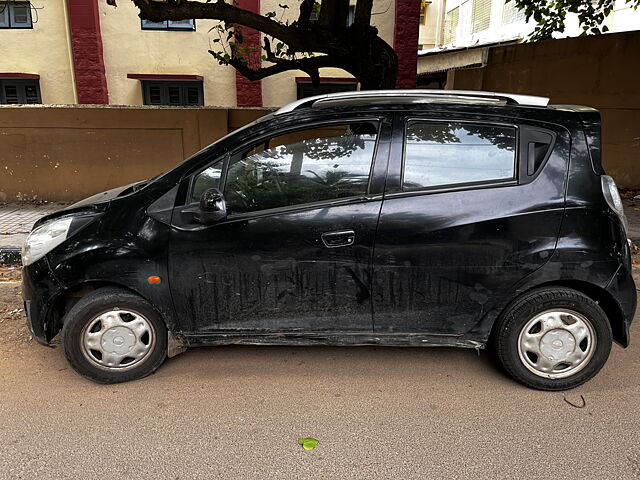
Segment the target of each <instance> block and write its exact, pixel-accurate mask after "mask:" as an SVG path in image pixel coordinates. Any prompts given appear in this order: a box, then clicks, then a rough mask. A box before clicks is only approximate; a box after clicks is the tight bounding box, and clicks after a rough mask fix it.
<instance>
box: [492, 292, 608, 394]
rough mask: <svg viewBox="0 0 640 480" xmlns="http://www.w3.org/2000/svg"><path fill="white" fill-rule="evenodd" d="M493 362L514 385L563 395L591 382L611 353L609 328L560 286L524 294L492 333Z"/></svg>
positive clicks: (583, 299) (590, 305) (591, 306)
mask: <svg viewBox="0 0 640 480" xmlns="http://www.w3.org/2000/svg"><path fill="white" fill-rule="evenodd" d="M494 340H495V348H496V353H497V356H498V359H499V360H500V362H501V363H502V365H503V366H504V368H505V369H506V371H507V372H508V373H509V374H510V375H511V376H512V377H513V378H514V379H516V380H517V381H519V382H520V383H522V384H524V385H526V386H528V387H531V388H536V389H539V390H566V389H569V388H574V387H577V386H578V385H581V384H583V383H584V382H586V381H588V380H589V379H591V378H593V377H594V376H595V375H596V374H597V373H598V371H599V370H600V369H601V368H602V367H603V366H604V364H605V362H606V361H607V358H608V357H609V353H610V351H611V344H612V335H611V326H610V324H609V321H608V319H607V316H606V314H605V313H604V311H603V310H602V309H601V308H600V307H599V306H598V304H596V303H595V302H594V301H593V300H591V299H590V298H589V297H587V296H586V295H584V294H582V293H580V292H578V291H576V290H572V289H568V288H561V287H550V288H541V289H537V290H534V291H532V292H529V293H527V294H525V295H524V296H523V297H521V298H520V299H518V300H517V301H516V302H514V303H513V304H512V305H511V306H510V307H508V308H507V310H506V311H505V312H504V313H503V314H502V316H501V317H500V319H499V320H498V323H497V324H496V329H495V331H494Z"/></svg>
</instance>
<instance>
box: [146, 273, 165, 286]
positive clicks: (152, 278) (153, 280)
mask: <svg viewBox="0 0 640 480" xmlns="http://www.w3.org/2000/svg"><path fill="white" fill-rule="evenodd" d="M161 281H162V279H161V278H160V277H159V276H157V275H151V276H150V277H149V278H147V282H149V283H150V284H152V285H155V284H157V283H160V282H161Z"/></svg>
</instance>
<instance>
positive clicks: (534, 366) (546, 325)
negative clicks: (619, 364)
mask: <svg viewBox="0 0 640 480" xmlns="http://www.w3.org/2000/svg"><path fill="white" fill-rule="evenodd" d="M596 341H597V338H596V333H595V329H594V328H593V325H592V324H591V322H590V321H589V320H588V319H587V318H586V317H585V316H584V315H582V314H580V313H578V312H575V311H573V310H568V309H554V310H547V311H545V312H542V313H540V314H537V315H536V316H535V317H533V318H532V319H531V320H529V321H528V322H527V323H526V324H525V326H524V327H523V328H522V330H521V331H520V335H519V337H518V354H519V356H520V361H521V362H522V364H523V365H524V366H525V367H527V369H529V370H530V371H531V372H533V373H535V374H536V375H538V376H539V377H544V378H551V379H556V378H566V377H570V376H572V375H575V374H576V373H578V372H579V371H580V370H582V369H583V368H585V367H586V366H587V365H588V364H589V362H590V361H591V358H592V357H593V354H594V353H595V351H596Z"/></svg>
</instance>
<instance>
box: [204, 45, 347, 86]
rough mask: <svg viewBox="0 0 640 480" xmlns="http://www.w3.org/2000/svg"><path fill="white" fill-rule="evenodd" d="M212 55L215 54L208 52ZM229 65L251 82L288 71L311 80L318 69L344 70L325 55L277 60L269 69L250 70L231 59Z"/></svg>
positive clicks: (237, 59) (333, 59)
mask: <svg viewBox="0 0 640 480" xmlns="http://www.w3.org/2000/svg"><path fill="white" fill-rule="evenodd" d="M209 53H211V54H212V55H213V54H214V53H215V52H213V51H212V50H209ZM229 65H231V66H232V67H233V68H235V69H236V70H238V71H239V72H240V73H241V74H242V75H244V76H245V77H246V78H247V79H249V80H251V81H256V80H262V79H263V78H266V77H269V76H271V75H275V74H276V73H282V72H286V71H289V70H302V71H303V72H305V73H307V74H308V75H309V76H310V77H311V78H312V79H313V78H314V77H316V78H318V69H320V68H324V67H336V68H344V65H342V62H341V61H340V60H339V59H336V58H332V57H329V56H326V55H322V56H319V57H311V58H302V59H299V60H297V59H292V60H285V59H278V63H276V64H275V65H271V66H269V67H261V68H258V69H253V68H250V67H249V66H248V65H247V63H246V62H245V61H243V60H242V59H239V58H232V59H231V60H229Z"/></svg>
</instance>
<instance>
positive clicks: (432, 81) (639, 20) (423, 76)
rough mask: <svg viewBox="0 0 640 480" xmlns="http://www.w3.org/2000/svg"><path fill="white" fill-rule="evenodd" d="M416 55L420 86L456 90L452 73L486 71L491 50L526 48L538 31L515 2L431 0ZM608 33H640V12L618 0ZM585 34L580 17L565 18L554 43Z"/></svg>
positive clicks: (423, 15)
mask: <svg viewBox="0 0 640 480" xmlns="http://www.w3.org/2000/svg"><path fill="white" fill-rule="evenodd" d="M420 22H421V25H420V35H419V42H420V45H419V52H418V86H420V87H423V88H452V87H451V84H450V83H451V82H449V83H447V76H448V73H449V72H451V71H455V70H456V69H460V68H477V67H483V66H485V65H486V63H487V58H488V55H489V49H490V48H491V47H496V46H499V45H510V44H517V43H522V42H525V41H526V39H527V37H528V36H529V35H530V34H531V33H532V32H533V30H534V29H535V26H536V25H535V22H533V21H529V22H527V21H526V19H525V15H524V13H523V12H522V11H520V10H518V9H517V8H516V7H515V4H514V2H513V1H508V2H505V0H432V1H431V2H429V1H426V2H423V3H422V6H421V16H420ZM604 25H606V26H607V27H608V29H609V30H608V31H609V33H619V32H625V31H633V30H640V9H638V10H634V9H633V8H632V7H631V4H629V3H627V2H626V1H625V0H616V2H615V5H614V9H613V11H612V12H611V14H609V16H608V17H607V18H606V19H605V22H604ZM581 33H582V29H581V28H580V25H579V21H578V18H577V16H576V15H574V14H569V15H567V19H566V23H565V28H564V31H563V32H557V33H555V34H554V37H555V38H558V39H560V38H566V37H577V36H579V35H580V34H581Z"/></svg>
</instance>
